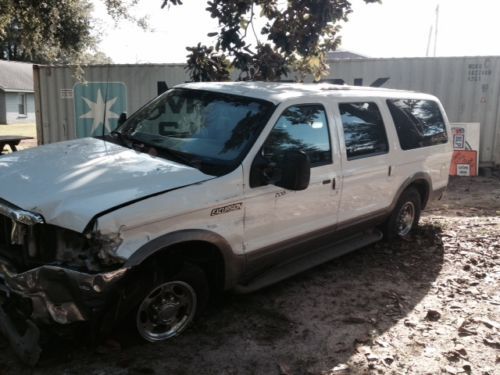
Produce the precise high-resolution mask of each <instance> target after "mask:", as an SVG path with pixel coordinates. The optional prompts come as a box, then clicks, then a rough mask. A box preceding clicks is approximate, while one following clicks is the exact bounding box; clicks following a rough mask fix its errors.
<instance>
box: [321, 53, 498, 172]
mask: <svg viewBox="0 0 500 375" xmlns="http://www.w3.org/2000/svg"><path fill="white" fill-rule="evenodd" d="M325 80H326V81H328V82H333V83H346V84H349V85H364V86H378V87H387V88H393V89H401V90H413V91H420V92H425V93H429V94H433V95H435V96H437V97H438V98H439V99H440V100H441V102H442V103H443V106H444V108H445V110H446V113H447V114H448V118H449V120H450V122H478V123H480V129H481V130H480V133H481V139H480V152H479V155H480V165H481V166H489V165H493V164H496V165H498V164H500V125H499V122H500V56H491V57H438V58H436V57H429V58H397V59H396V58H394V59H354V60H339V61H330V75H329V76H328V77H327V78H326V79H325Z"/></svg>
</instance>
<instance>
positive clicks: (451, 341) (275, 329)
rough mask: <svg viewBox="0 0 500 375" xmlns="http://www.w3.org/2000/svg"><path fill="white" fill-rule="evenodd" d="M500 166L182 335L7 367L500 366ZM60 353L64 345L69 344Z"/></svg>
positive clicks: (405, 369) (330, 370)
mask: <svg viewBox="0 0 500 375" xmlns="http://www.w3.org/2000/svg"><path fill="white" fill-rule="evenodd" d="M499 250H500V173H494V175H493V176H492V177H491V178H484V177H478V178H454V179H452V180H451V183H450V187H449V190H448V195H447V198H446V199H445V200H443V201H441V202H437V203H434V204H432V205H431V206H430V207H428V209H427V211H426V212H425V213H424V215H423V217H422V220H421V224H420V227H419V230H418V231H417V233H415V235H414V236H413V237H412V238H411V240H409V241H397V242H394V243H392V244H387V243H377V244H375V245H373V246H369V247H366V248H364V249H361V250H359V251H357V252H354V253H352V254H349V255H346V256H344V257H342V258H339V259H336V260H334V261H332V262H329V263H327V264H325V265H323V266H320V267H317V268H315V269H313V270H311V271H308V272H306V273H303V274H301V275H298V276H296V277H293V278H291V279H289V280H287V281H284V282H281V283H279V284H277V285H275V286H272V287H269V288H267V289H265V290H263V291H260V292H257V293H254V294H251V295H243V296H235V295H228V296H226V297H225V299H224V301H223V303H222V304H221V305H220V306H218V307H216V308H215V307H214V308H212V310H211V311H209V312H208V313H207V314H206V315H205V316H204V317H203V318H202V319H200V320H199V321H198V322H197V323H196V324H195V326H194V327H193V328H192V329H190V330H189V331H188V332H186V333H185V334H184V335H183V336H181V337H179V338H177V339H174V340H172V341H171V342H166V343H160V344H149V343H142V342H139V341H136V340H132V339H130V337H129V335H128V334H123V335H119V336H116V337H114V338H113V339H111V340H109V341H108V342H107V343H106V344H104V345H102V346H100V347H98V348H89V347H83V348H82V347H79V348H76V347H75V348H72V349H70V350H69V354H68V353H67V350H66V351H65V354H64V355H63V354H61V355H59V356H57V357H56V358H55V359H54V360H53V361H51V362H46V363H42V364H41V365H40V366H39V367H38V368H37V369H35V370H29V369H26V368H24V367H22V366H21V365H20V364H19V363H18V362H17V361H16V359H15V358H14V355H13V353H12V351H11V350H10V349H9V348H8V346H7V344H5V343H4V344H3V350H2V351H1V353H0V373H2V374H7V373H9V374H22V373H31V372H32V371H33V372H34V373H36V374H59V373H60V374H96V375H97V374H227V375H232V374H284V375H290V374H318V375H320V374H321V375H335V374H481V375H493V374H500V258H499V256H500V253H499ZM61 353H62V352H61Z"/></svg>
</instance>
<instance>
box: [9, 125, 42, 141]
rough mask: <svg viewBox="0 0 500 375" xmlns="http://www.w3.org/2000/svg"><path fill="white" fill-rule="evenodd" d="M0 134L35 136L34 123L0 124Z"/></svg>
mask: <svg viewBox="0 0 500 375" xmlns="http://www.w3.org/2000/svg"><path fill="white" fill-rule="evenodd" d="M0 135H21V136H23V137H33V138H36V125H35V124H16V125H0Z"/></svg>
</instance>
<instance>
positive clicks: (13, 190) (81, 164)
mask: <svg viewBox="0 0 500 375" xmlns="http://www.w3.org/2000/svg"><path fill="white" fill-rule="evenodd" d="M211 178H213V177H212V176H209V175H206V174H204V173H202V172H200V171H199V170H197V169H195V168H192V167H189V166H185V165H182V164H178V163H175V162H173V161H169V160H165V159H161V158H157V157H152V156H150V155H148V154H144V153H140V152H137V151H134V150H130V149H128V148H125V147H122V146H119V145H116V144H113V143H110V142H106V141H103V140H99V139H94V138H84V139H78V140H74V141H68V142H61V143H54V144H50V145H46V146H41V147H37V148H34V149H30V150H25V151H20V152H15V153H12V154H8V155H5V156H1V157H0V199H3V200H5V201H8V202H10V203H12V204H14V205H16V206H18V207H20V208H22V209H24V210H27V211H32V212H36V213H39V214H41V215H42V216H43V217H44V219H45V222H47V223H49V224H54V225H58V226H61V227H64V228H67V229H72V230H75V231H78V232H82V231H83V230H84V229H85V227H86V226H87V224H88V223H89V221H90V220H91V219H92V218H93V217H94V216H96V215H98V214H99V213H101V212H103V211H106V210H110V209H112V208H114V207H117V206H120V205H123V204H126V203H127V202H130V201H133V200H137V199H141V198H144V197H147V196H149V195H154V194H158V193H161V192H166V191H168V190H172V189H175V188H179V187H183V186H187V185H191V184H196V183H199V182H202V181H206V180H209V179H211Z"/></svg>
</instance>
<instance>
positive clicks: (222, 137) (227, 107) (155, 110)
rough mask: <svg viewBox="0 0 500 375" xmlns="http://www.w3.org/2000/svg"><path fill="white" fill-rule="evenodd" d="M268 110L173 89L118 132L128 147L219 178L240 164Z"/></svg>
mask: <svg viewBox="0 0 500 375" xmlns="http://www.w3.org/2000/svg"><path fill="white" fill-rule="evenodd" d="M273 110H274V105H273V104H272V103H269V102H266V101H263V100H259V99H254V98H246V97H241V96H235V95H228V94H222V93H216V92H209V91H200V90H187V89H174V90H170V91H168V92H167V93H165V94H163V95H161V96H159V97H158V98H156V99H155V100H153V101H152V102H151V103H149V104H147V105H146V106H144V107H143V108H141V109H140V110H139V111H137V112H136V113H135V114H134V115H133V116H131V117H130V119H129V120H128V121H127V122H126V123H125V124H123V126H121V127H120V128H119V129H118V133H119V134H120V135H121V136H122V141H123V143H124V144H126V145H127V146H129V147H133V148H135V149H138V150H140V151H144V152H148V153H150V154H152V155H155V156H156V155H157V156H160V157H165V158H167V159H173V160H175V161H178V162H181V163H185V164H189V165H192V166H194V167H197V168H198V169H200V170H202V171H203V172H205V173H208V174H213V175H222V174H224V173H228V172H229V171H231V170H233V169H234V168H236V167H237V165H238V164H239V163H240V162H241V160H242V159H243V157H244V156H245V154H246V153H247V152H248V149H249V148H250V147H251V146H252V144H253V142H254V141H255V139H256V137H257V136H258V134H259V133H260V131H261V130H262V128H263V127H264V125H265V124H266V122H267V120H268V119H269V117H270V115H271V113H272V111H273Z"/></svg>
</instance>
